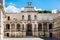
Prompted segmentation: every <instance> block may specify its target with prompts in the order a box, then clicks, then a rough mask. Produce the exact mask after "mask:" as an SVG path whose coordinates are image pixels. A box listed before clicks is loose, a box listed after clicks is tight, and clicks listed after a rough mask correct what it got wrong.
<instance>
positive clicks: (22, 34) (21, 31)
mask: <svg viewBox="0 0 60 40" xmlns="http://www.w3.org/2000/svg"><path fill="white" fill-rule="evenodd" d="M20 30H21V37H22V36H23V32H22V24H21V26H20Z"/></svg>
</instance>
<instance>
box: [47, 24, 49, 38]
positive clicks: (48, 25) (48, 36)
mask: <svg viewBox="0 0 60 40" xmlns="http://www.w3.org/2000/svg"><path fill="white" fill-rule="evenodd" d="M47 35H48V37H49V23H47Z"/></svg>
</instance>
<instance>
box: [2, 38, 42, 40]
mask: <svg viewBox="0 0 60 40" xmlns="http://www.w3.org/2000/svg"><path fill="white" fill-rule="evenodd" d="M2 40H43V39H41V38H6V39H2Z"/></svg>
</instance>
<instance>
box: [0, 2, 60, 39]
mask: <svg viewBox="0 0 60 40" xmlns="http://www.w3.org/2000/svg"><path fill="white" fill-rule="evenodd" d="M57 15H58V13H57V14H52V13H38V12H37V11H36V10H35V9H34V7H32V5H31V2H28V5H27V6H26V7H24V10H22V11H21V12H20V13H6V12H4V11H3V15H2V35H1V36H2V37H3V38H21V37H27V36H33V37H54V32H55V31H54V30H53V29H54V27H55V26H54V25H55V24H54V23H55V21H54V20H55V19H56V17H57ZM59 31H60V30H59Z"/></svg>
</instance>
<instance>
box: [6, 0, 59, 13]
mask: <svg viewBox="0 0 60 40" xmlns="http://www.w3.org/2000/svg"><path fill="white" fill-rule="evenodd" d="M27 2H32V6H33V7H35V8H36V9H40V10H41V9H42V10H57V9H58V10H60V0H5V9H6V10H7V11H9V10H10V9H12V8H13V9H12V11H14V12H16V11H17V12H18V11H19V10H20V9H23V7H26V6H27ZM8 9H9V10H8Z"/></svg>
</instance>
